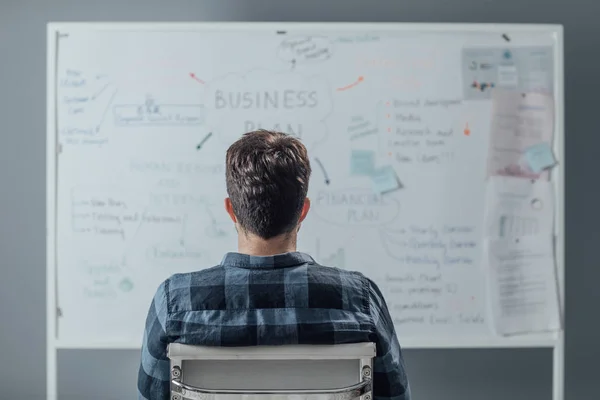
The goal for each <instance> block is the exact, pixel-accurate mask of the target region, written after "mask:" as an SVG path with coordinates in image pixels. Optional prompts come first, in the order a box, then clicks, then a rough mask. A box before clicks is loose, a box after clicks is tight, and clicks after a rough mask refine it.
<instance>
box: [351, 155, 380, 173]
mask: <svg viewBox="0 0 600 400" xmlns="http://www.w3.org/2000/svg"><path fill="white" fill-rule="evenodd" d="M374 169H375V152H374V151H369V150H352V154H351V156H350V173H351V174H352V175H366V176H370V175H371V174H372V173H373V170H374Z"/></svg>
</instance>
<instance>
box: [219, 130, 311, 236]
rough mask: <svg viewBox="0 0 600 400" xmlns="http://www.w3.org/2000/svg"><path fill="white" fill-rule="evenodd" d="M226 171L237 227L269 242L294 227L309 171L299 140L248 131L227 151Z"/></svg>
mask: <svg viewBox="0 0 600 400" xmlns="http://www.w3.org/2000/svg"><path fill="white" fill-rule="evenodd" d="M225 170H226V179H227V193H228V195H229V198H230V200H231V204H232V207H233V212H234V214H235V216H236V218H237V221H238V223H239V225H240V226H241V227H242V229H244V230H246V231H248V232H250V233H253V234H255V235H258V236H259V237H261V238H263V239H270V238H273V237H275V236H279V235H281V234H285V233H289V232H291V231H292V230H293V229H294V228H295V227H296V225H297V224H298V220H299V218H300V213H301V212H302V207H303V205H304V201H305V199H306V194H307V192H308V181H309V178H310V173H311V168H310V160H309V158H308V153H307V151H306V147H304V145H303V144H302V142H300V140H298V139H297V138H295V137H293V136H290V135H286V134H285V133H281V132H274V131H267V130H258V131H253V132H248V133H246V134H244V135H243V136H242V137H241V138H240V139H238V140H237V141H236V142H235V143H233V144H232V145H231V146H230V147H229V149H228V150H227V155H226V167H225Z"/></svg>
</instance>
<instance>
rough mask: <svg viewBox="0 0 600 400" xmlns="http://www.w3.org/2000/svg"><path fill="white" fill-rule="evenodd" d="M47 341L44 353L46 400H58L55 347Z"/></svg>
mask: <svg viewBox="0 0 600 400" xmlns="http://www.w3.org/2000/svg"><path fill="white" fill-rule="evenodd" d="M50 342H51V341H50V340H49V341H48V344H47V346H48V349H47V351H46V400H58V388H57V383H58V382H57V378H58V374H57V369H58V364H57V359H56V355H57V354H56V351H57V350H56V347H55V346H54V344H53V343H50Z"/></svg>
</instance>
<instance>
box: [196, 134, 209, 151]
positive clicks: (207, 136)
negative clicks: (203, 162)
mask: <svg viewBox="0 0 600 400" xmlns="http://www.w3.org/2000/svg"><path fill="white" fill-rule="evenodd" d="M211 136H212V132H208V135H206V136H205V137H204V139H202V141H201V142H200V143H199V144H198V146H196V150H200V149H201V148H202V146H204V143H206V141H207V140H208V139H210V137H211Z"/></svg>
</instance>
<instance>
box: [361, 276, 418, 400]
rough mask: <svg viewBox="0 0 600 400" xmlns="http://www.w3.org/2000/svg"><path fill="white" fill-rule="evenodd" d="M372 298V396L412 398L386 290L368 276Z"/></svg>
mask: <svg viewBox="0 0 600 400" xmlns="http://www.w3.org/2000/svg"><path fill="white" fill-rule="evenodd" d="M369 284H370V289H369V292H370V293H369V301H370V309H371V317H372V318H373V324H374V327H375V328H374V329H375V332H374V338H373V340H374V342H375V345H376V346H377V353H376V357H375V359H374V360H373V397H374V399H375V400H410V398H411V396H410V386H409V383H408V376H407V374H406V367H405V364H404V359H403V357H402V350H401V348H400V344H399V343H398V338H397V337H396V331H395V329H394V323H393V321H392V318H391V316H390V313H389V310H388V308H387V304H386V303H385V299H384V298H383V294H382V293H381V291H380V290H379V288H378V287H377V285H376V284H375V283H374V282H373V281H371V280H369Z"/></svg>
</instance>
